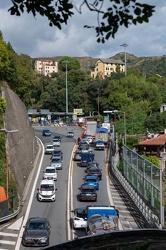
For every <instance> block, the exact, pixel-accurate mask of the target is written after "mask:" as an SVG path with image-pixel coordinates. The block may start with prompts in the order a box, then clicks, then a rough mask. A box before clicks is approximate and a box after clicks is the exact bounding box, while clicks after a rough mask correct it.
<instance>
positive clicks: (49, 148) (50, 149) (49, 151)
mask: <svg viewBox="0 0 166 250" xmlns="http://www.w3.org/2000/svg"><path fill="white" fill-rule="evenodd" d="M53 151H54V146H53V144H49V145H46V147H45V154H46V155H50V154H52V152H53Z"/></svg>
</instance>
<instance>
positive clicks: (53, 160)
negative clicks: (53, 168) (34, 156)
mask: <svg viewBox="0 0 166 250" xmlns="http://www.w3.org/2000/svg"><path fill="white" fill-rule="evenodd" d="M51 162H52V163H55V162H61V160H60V159H59V158H53V159H52V161H51Z"/></svg>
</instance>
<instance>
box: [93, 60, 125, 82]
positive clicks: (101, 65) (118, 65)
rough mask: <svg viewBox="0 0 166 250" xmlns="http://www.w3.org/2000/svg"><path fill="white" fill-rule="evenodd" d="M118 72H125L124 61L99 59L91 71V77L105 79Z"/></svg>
mask: <svg viewBox="0 0 166 250" xmlns="http://www.w3.org/2000/svg"><path fill="white" fill-rule="evenodd" d="M118 70H119V71H120V72H125V63H124V62H123V61H122V60H114V59H103V58H99V59H98V60H97V61H96V63H95V65H94V67H93V69H92V71H91V77H93V78H96V77H97V76H100V77H102V78H103V79H104V78H105V77H109V76H111V73H112V72H117V71H118Z"/></svg>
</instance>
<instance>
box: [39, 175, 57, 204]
mask: <svg viewBox="0 0 166 250" xmlns="http://www.w3.org/2000/svg"><path fill="white" fill-rule="evenodd" d="M37 190H38V193H37V199H38V201H55V199H56V190H57V188H56V186H55V182H54V181H53V180H41V182H40V185H39V188H38V189H37Z"/></svg>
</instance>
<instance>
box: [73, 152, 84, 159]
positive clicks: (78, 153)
mask: <svg viewBox="0 0 166 250" xmlns="http://www.w3.org/2000/svg"><path fill="white" fill-rule="evenodd" d="M81 154H82V151H81V150H79V149H77V150H76V151H75V153H74V158H73V160H74V161H81Z"/></svg>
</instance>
